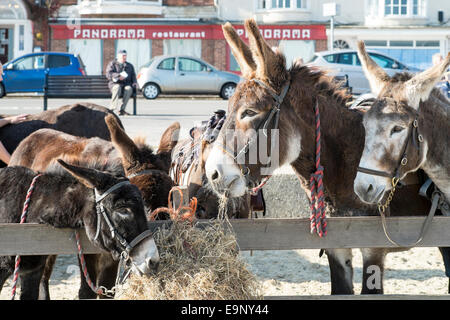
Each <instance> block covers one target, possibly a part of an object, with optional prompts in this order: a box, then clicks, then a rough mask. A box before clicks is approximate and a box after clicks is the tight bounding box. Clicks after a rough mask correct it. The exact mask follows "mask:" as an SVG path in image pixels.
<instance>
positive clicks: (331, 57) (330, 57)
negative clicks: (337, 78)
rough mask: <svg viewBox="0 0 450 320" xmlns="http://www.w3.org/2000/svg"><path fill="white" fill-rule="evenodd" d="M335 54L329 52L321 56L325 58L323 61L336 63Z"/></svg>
mask: <svg viewBox="0 0 450 320" xmlns="http://www.w3.org/2000/svg"><path fill="white" fill-rule="evenodd" d="M337 57H338V55H337V54H329V55H327V56H323V58H324V59H325V61H327V62H329V63H337V60H338V59H337Z"/></svg>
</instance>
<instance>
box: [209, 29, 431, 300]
mask: <svg viewBox="0 0 450 320" xmlns="http://www.w3.org/2000/svg"><path fill="white" fill-rule="evenodd" d="M245 28H246V30H247V34H248V38H249V42H250V47H248V46H247V45H246V44H245V43H244V42H243V41H242V40H241V39H240V37H239V36H238V34H237V32H236V31H235V30H234V28H233V27H232V26H231V24H229V23H227V24H225V25H224V26H223V31H224V35H225V38H226V40H227V42H228V44H229V45H230V47H231V48H232V52H233V55H234V56H235V57H236V59H237V61H238V63H239V65H240V67H241V71H242V74H243V77H244V78H245V81H242V82H241V83H239V84H238V86H237V88H236V91H235V94H234V95H233V97H232V98H231V99H230V101H229V105H228V117H227V120H226V121H225V123H224V125H223V129H222V131H221V133H220V134H219V137H218V138H217V140H216V142H215V143H214V146H213V147H212V150H211V152H210V155H209V157H208V159H207V160H206V164H205V171H206V175H207V178H208V180H209V181H210V183H211V185H212V186H213V187H214V189H215V190H216V192H218V193H219V194H222V195H223V194H228V196H230V197H239V196H242V195H243V194H245V192H246V191H247V189H248V188H249V187H250V186H254V185H256V184H259V185H261V184H262V183H264V181H265V180H267V177H269V176H270V174H271V173H272V172H273V170H275V169H276V168H277V167H279V166H282V165H284V164H290V165H291V166H292V168H293V169H294V171H295V173H296V175H297V176H298V178H299V180H300V182H301V185H302V188H303V190H304V191H305V192H306V193H307V195H308V197H309V198H310V199H311V189H310V188H311V187H310V184H309V182H310V178H311V174H320V172H316V170H317V166H316V155H317V149H316V114H315V110H319V111H320V124H321V149H320V159H321V164H322V165H323V167H324V171H323V193H324V202H325V207H326V212H327V214H329V215H331V216H358V215H361V216H365V215H376V214H377V208H376V206H374V205H367V204H364V203H363V202H361V200H359V198H358V197H357V196H356V194H354V192H353V188H352V187H351V186H352V185H353V180H354V178H355V176H356V168H357V166H358V162H359V158H360V156H361V153H362V150H363V146H364V127H363V125H362V113H361V112H359V111H358V110H351V109H349V108H347V107H346V104H347V103H349V102H350V101H349V100H350V98H351V96H349V95H348V94H347V93H346V92H345V91H344V90H342V89H339V87H338V85H339V84H336V83H334V81H333V80H332V78H330V77H328V76H326V75H325V73H324V72H323V71H321V70H320V69H317V68H313V67H309V66H307V65H299V64H294V65H293V66H292V67H291V69H290V70H287V69H286V62H285V57H284V55H283V54H282V53H280V52H279V51H277V50H272V48H271V47H270V46H269V45H268V44H267V43H266V42H265V40H264V39H263V38H262V36H261V34H260V32H259V29H258V26H257V24H256V22H255V21H254V20H247V21H246V22H245ZM258 129H262V130H258ZM255 131H256V132H255ZM261 131H262V133H264V134H259V133H260V132H261ZM276 134H278V135H276ZM272 136H273V137H275V138H273V139H272ZM276 137H278V142H277V139H276ZM272 140H273V142H272ZM261 142H263V143H265V144H266V146H267V150H265V151H266V152H268V155H269V156H270V157H269V158H266V159H261V158H260V157H258V158H257V159H256V161H255V160H253V161H250V158H251V157H253V156H254V155H253V154H249V150H251V149H252V150H254V151H255V150H256V151H261V150H260V149H261V147H260V145H261V144H262V143H261ZM230 145H237V148H233V150H232V151H230V148H229V146H230ZM235 150H238V151H235ZM277 151H278V152H277ZM258 153H259V154H263V153H262V152H258ZM238 160H239V164H238ZM269 160H270V161H269ZM276 160H278V162H277V163H276ZM263 169H264V172H262V170H263ZM313 177H314V176H313ZM262 179H263V180H262ZM261 181H262V183H260V182H261ZM418 189H419V186H418V185H407V186H406V187H404V188H402V189H400V190H399V194H398V195H397V197H395V199H394V201H392V205H391V209H392V213H393V214H395V215H400V214H403V215H407V214H409V215H411V214H417V215H419V214H423V212H425V210H426V209H428V208H429V207H430V204H429V201H427V199H425V198H422V197H419V196H418V194H417V192H418ZM400 195H402V196H400ZM390 250H392V249H368V248H365V249H361V251H362V255H363V282H362V293H363V294H368V293H383V285H382V281H380V282H381V286H380V287H379V288H373V287H372V286H368V285H367V282H368V281H367V280H368V278H369V277H370V276H371V273H368V267H369V266H370V265H377V266H379V267H380V271H381V274H380V276H381V280H382V277H383V272H384V270H383V264H384V258H385V255H386V254H387V253H388V252H389V251H390ZM397 250H398V249H397ZM325 252H326V254H327V257H328V261H329V265H330V276H331V293H332V294H353V293H354V292H353V268H352V250H351V249H327V250H325Z"/></svg>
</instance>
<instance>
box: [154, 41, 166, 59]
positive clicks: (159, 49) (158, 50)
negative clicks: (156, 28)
mask: <svg viewBox="0 0 450 320" xmlns="http://www.w3.org/2000/svg"><path fill="white" fill-rule="evenodd" d="M163 41H164V40H160V39H157V40H152V57H154V56H160V55H162V54H164V47H163Z"/></svg>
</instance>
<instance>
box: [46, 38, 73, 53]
mask: <svg viewBox="0 0 450 320" xmlns="http://www.w3.org/2000/svg"><path fill="white" fill-rule="evenodd" d="M50 50H51V51H56V52H67V50H69V48H68V44H67V40H55V39H52V40H51V42H50Z"/></svg>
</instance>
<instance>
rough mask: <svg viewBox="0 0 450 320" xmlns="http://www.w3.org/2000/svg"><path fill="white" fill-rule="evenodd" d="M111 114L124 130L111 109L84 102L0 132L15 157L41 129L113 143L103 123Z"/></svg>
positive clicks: (64, 107)
mask: <svg viewBox="0 0 450 320" xmlns="http://www.w3.org/2000/svg"><path fill="white" fill-rule="evenodd" d="M108 114H111V115H113V116H114V117H116V118H117V121H118V122H119V123H120V127H121V128H123V126H122V123H121V122H120V120H119V118H118V117H117V116H116V115H115V114H114V113H113V112H112V111H110V110H109V109H108V108H105V107H102V106H99V105H97V104H93V103H87V102H84V103H76V104H72V105H67V106H63V107H60V108H57V109H53V110H48V111H44V112H41V113H37V114H32V115H30V117H29V119H28V120H27V121H24V122H22V123H18V124H15V125H9V126H4V127H2V128H0V141H2V143H3V144H4V146H5V148H6V150H8V152H9V153H10V154H12V153H13V152H14V150H15V149H16V147H17V146H18V145H19V143H20V142H21V141H22V140H23V139H25V138H26V137H27V136H29V135H30V134H31V133H33V132H34V131H36V130H39V129H42V128H51V129H55V130H58V131H62V132H65V133H68V134H73V135H75V136H79V137H86V138H91V137H99V138H102V139H105V140H110V137H109V131H108V128H107V127H106V124H105V121H104V119H105V117H106V116H107V115H108ZM5 166H6V164H5V163H3V162H2V161H0V167H5Z"/></svg>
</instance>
